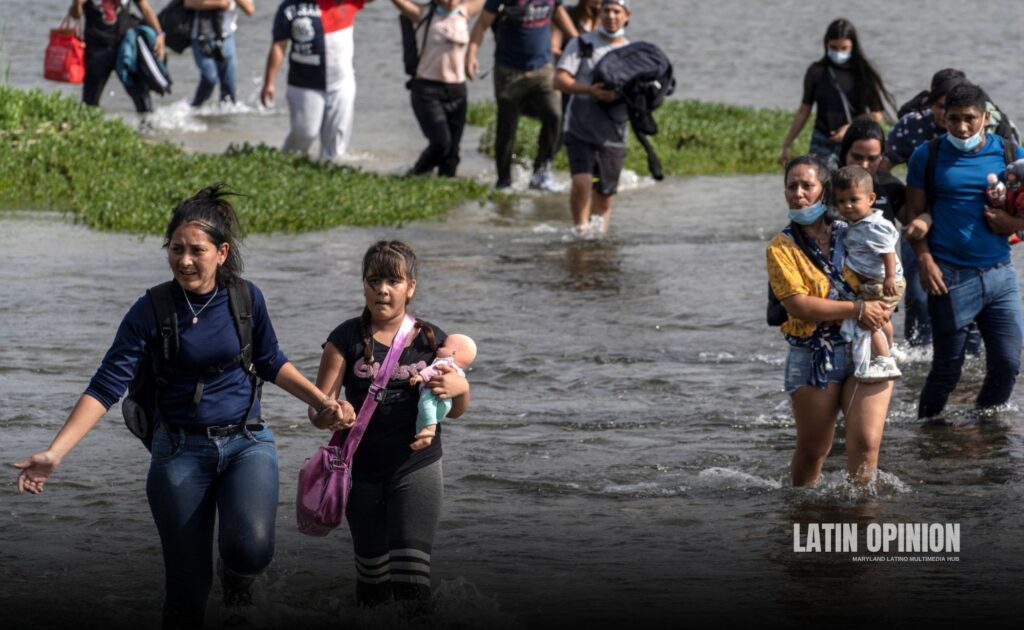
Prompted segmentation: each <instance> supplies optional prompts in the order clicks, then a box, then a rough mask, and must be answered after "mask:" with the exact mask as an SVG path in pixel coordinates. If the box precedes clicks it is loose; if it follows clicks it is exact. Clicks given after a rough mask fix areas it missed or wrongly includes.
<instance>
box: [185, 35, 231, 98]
mask: <svg viewBox="0 0 1024 630" xmlns="http://www.w3.org/2000/svg"><path fill="white" fill-rule="evenodd" d="M192 57H193V58H194V59H195V61H196V67H197V68H199V85H198V86H197V87H196V95H195V96H194V97H193V98H192V107H199V106H200V105H202V104H203V103H205V102H206V99H208V98H210V95H211V94H213V88H215V87H217V84H218V83H220V100H222V101H230V102H232V103H234V102H236V100H237V99H236V98H235V37H234V35H228V36H227V37H225V38H224V39H223V40H221V60H220V61H218V60H216V59H214V58H213V57H211V56H209V55H207V54H205V53H203V47H202V44H201V43H200V42H199V38H198V37H196V38H194V39H193V40H192Z"/></svg>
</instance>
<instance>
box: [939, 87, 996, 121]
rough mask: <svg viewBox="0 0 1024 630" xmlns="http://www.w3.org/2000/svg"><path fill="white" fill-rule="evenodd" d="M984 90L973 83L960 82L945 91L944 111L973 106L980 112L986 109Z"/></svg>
mask: <svg viewBox="0 0 1024 630" xmlns="http://www.w3.org/2000/svg"><path fill="white" fill-rule="evenodd" d="M986 101H988V96H987V95H986V94H985V90H983V89H981V88H980V87H978V86H977V85H974V84H973V83H961V84H960V85H957V86H954V87H953V88H952V89H951V90H950V91H949V92H947V93H946V111H947V112H948V111H949V110H950V109H953V108H957V107H959V108H963V107H974V108H976V109H977V110H978V111H979V112H981V113H982V114H984V113H985V111H986V110H987V109H988V104H987V103H986Z"/></svg>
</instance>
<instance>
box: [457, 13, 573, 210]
mask: <svg viewBox="0 0 1024 630" xmlns="http://www.w3.org/2000/svg"><path fill="white" fill-rule="evenodd" d="M552 20H555V22H556V23H557V25H558V27H559V28H560V29H562V31H563V32H565V33H568V34H569V37H576V36H577V32H576V27H575V26H573V23H572V19H570V18H569V14H568V13H566V11H565V9H564V8H563V7H562V0H487V2H486V4H484V9H483V12H481V13H480V17H479V18H478V19H477V21H476V24H475V25H474V26H473V32H472V33H471V34H470V36H469V49H468V50H467V52H466V75H467V76H468V77H469V78H470V79H476V77H477V75H478V74H479V72H480V62H479V61H478V60H477V51H478V50H479V49H480V44H482V43H483V41H484V35H486V33H487V29H488V28H491V27H493V28H494V38H495V49H494V98H495V100H496V101H497V106H498V123H497V130H496V131H495V136H494V160H495V163H496V166H497V170H498V181H497V184H496V185H495V188H496V189H498V190H505V189H508V188H509V187H510V186H511V185H512V151H513V147H514V145H515V141H516V128H517V127H518V125H519V115H520V114H526V115H527V116H530V117H531V118H536V119H537V120H539V121H540V123H541V130H540V135H539V136H538V137H537V155H536V157H535V158H534V160H533V177H532V178H531V179H530V188H535V189H538V190H546V191H548V192H559V191H560V190H561V188H560V187H559V186H558V185H557V184H556V183H555V181H554V180H553V179H552V177H551V159H552V158H553V157H554V155H555V151H556V150H557V148H558V136H559V127H560V126H561V124H562V103H561V101H560V99H559V97H558V95H557V94H556V92H555V89H554V87H553V85H552V84H553V81H554V77H555V71H554V67H553V66H552V64H551V59H552V58H551V21H552Z"/></svg>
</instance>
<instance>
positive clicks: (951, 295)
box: [918, 261, 1024, 418]
mask: <svg viewBox="0 0 1024 630" xmlns="http://www.w3.org/2000/svg"><path fill="white" fill-rule="evenodd" d="M937 262H938V265H939V268H940V269H941V270H942V280H943V282H945V284H946V288H947V289H949V292H948V293H947V294H945V295H929V296H928V311H929V314H930V315H931V322H932V333H933V336H932V348H933V356H932V367H931V371H930V372H929V373H928V378H927V380H925V384H924V388H923V389H922V390H921V400H920V404H919V406H918V417H920V418H930V417H932V416H935V415H938V414H939V413H941V412H942V410H943V409H944V408H945V406H946V401H947V400H948V399H949V395H950V394H951V393H952V392H953V389H955V388H956V385H957V382H958V381H959V380H960V372H961V370H962V368H963V364H964V356H965V354H966V352H965V349H966V345H967V338H968V329H969V328H970V326H971V323H972V322H976V323H977V326H978V329H979V330H980V332H981V338H982V341H983V342H984V344H985V380H984V382H983V383H982V386H981V391H980V392H979V393H978V400H977V405H978V407H993V406H996V405H1001V404H1003V403H1005V402H1007V401H1008V400H1009V399H1010V395H1011V394H1012V393H1013V386H1014V383H1015V382H1016V380H1017V373H1018V372H1019V371H1020V352H1021V339H1022V330H1024V325H1022V322H1021V307H1020V287H1019V284H1018V280H1017V273H1016V271H1014V268H1013V265H1012V264H1011V263H1009V262H1006V263H1003V264H999V265H996V266H994V267H989V268H985V269H978V268H972V267H959V266H956V265H952V264H949V263H945V262H942V261H937Z"/></svg>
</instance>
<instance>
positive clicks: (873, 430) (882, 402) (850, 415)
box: [843, 378, 893, 483]
mask: <svg viewBox="0 0 1024 630" xmlns="http://www.w3.org/2000/svg"><path fill="white" fill-rule="evenodd" d="M892 390H893V382H892V381H885V382H883V383H870V384H869V383H857V382H856V379H852V378H849V379H846V382H845V383H844V384H843V409H845V410H846V411H845V416H846V472H847V474H848V475H850V477H852V478H854V479H855V480H856V481H857V483H867V482H869V481H871V479H873V478H874V476H875V471H876V470H877V469H878V451H879V449H880V448H881V446H882V432H883V431H884V430H885V418H886V415H887V414H888V413H889V399H890V398H891V397H892Z"/></svg>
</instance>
